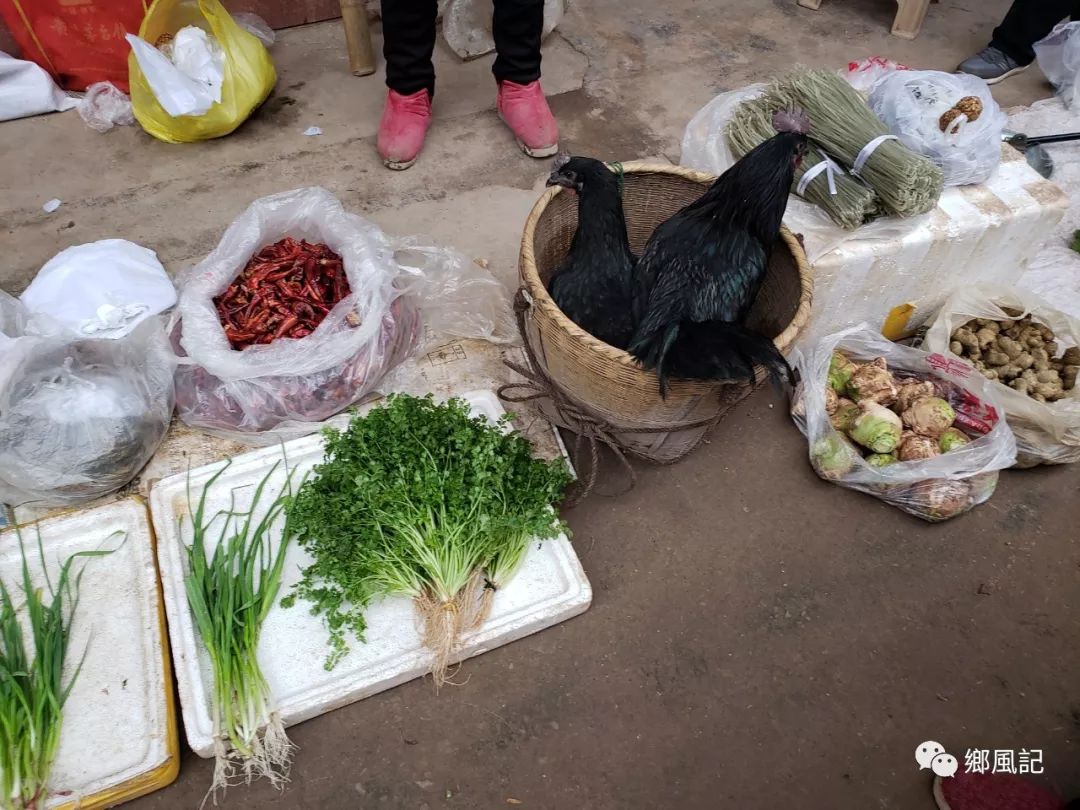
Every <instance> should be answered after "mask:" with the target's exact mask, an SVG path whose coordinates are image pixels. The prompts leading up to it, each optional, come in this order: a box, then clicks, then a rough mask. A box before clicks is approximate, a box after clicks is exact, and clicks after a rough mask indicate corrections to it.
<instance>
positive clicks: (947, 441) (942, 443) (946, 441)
mask: <svg viewBox="0 0 1080 810" xmlns="http://www.w3.org/2000/svg"><path fill="white" fill-rule="evenodd" d="M965 444H971V439H969V438H968V436H967V434H966V433H964V432H963V431H961V430H957V429H956V428H954V427H951V428H949V429H948V430H946V431H945V432H944V433H942V434H941V437H940V438H939V439H938V447H939V448H940V449H941V452H942V453H948V452H950V451H951V450H956V449H957V448H959V447H963V446H964V445H965Z"/></svg>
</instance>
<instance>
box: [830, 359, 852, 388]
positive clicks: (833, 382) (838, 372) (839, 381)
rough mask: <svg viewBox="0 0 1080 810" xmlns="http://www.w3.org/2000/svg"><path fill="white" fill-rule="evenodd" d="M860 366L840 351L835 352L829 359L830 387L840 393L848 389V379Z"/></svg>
mask: <svg viewBox="0 0 1080 810" xmlns="http://www.w3.org/2000/svg"><path fill="white" fill-rule="evenodd" d="M857 368H858V366H857V365H856V364H855V363H852V362H851V360H849V359H848V358H847V357H845V356H844V355H842V354H840V352H833V353H832V357H831V358H830V359H829V388H831V389H832V390H833V391H835V392H836V393H838V394H843V393H844V392H845V391H846V390H847V384H848V380H850V379H851V375H852V374H854V373H855V370H856V369H857Z"/></svg>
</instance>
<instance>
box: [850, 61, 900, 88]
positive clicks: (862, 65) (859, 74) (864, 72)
mask: <svg viewBox="0 0 1080 810" xmlns="http://www.w3.org/2000/svg"><path fill="white" fill-rule="evenodd" d="M897 70H910V68H909V67H908V66H907V65H901V64H900V63H899V62H894V61H893V60H892V59H886V58H885V57H884V56H870V57H867V58H866V59H860V60H858V61H857V62H848V66H847V71H846V72H845V73H844V78H845V79H847V82H848V84H850V85H851V86H852V87H854V88H855V89H856V90H858V91H859V92H860V93H862V94H863V95H865V94H867V93H869V92H870V89H871V88H872V87H873V86H874V85H875V84H876V83H877V81H878V80H879V79H882V78H884V77H885V76H888V75H890V74H891V73H894V72H895V71H897Z"/></svg>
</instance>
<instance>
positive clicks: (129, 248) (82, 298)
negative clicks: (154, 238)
mask: <svg viewBox="0 0 1080 810" xmlns="http://www.w3.org/2000/svg"><path fill="white" fill-rule="evenodd" d="M20 300H21V301H22V303H23V304H24V305H25V306H26V308H27V309H28V310H29V311H30V312H31V313H32V314H37V313H40V314H44V315H48V316H49V317H51V318H53V319H54V320H57V321H59V322H60V323H62V324H63V325H64V326H66V327H67V328H68V329H70V330H71V331H73V332H75V333H76V334H79V335H83V336H86V337H102V338H117V337H123V336H124V335H127V334H128V333H130V332H131V331H132V330H133V329H134V328H135V327H136V326H137V325H138V324H139V323H140V322H142V321H143V320H145V319H146V318H149V317H150V316H151V315H157V314H159V313H161V312H164V311H165V310H167V309H169V307H171V306H173V305H174V304H175V303H176V288H175V287H173V283H172V280H171V279H170V278H169V276H168V275H167V274H166V273H165V268H164V267H162V266H161V262H159V261H158V258H157V254H156V253H154V251H152V250H148V249H147V248H144V247H142V246H141V245H136V244H135V243H134V242H128V241H127V240H126V239H102V240H100V241H98V242H90V243H88V244H85V245H76V246H74V247H69V248H67V249H66V250H62V251H60V252H59V253H57V254H56V255H55V256H53V257H52V258H51V259H49V261H47V262H46V263H45V266H44V267H42V268H41V270H39V271H38V274H37V275H36V276H34V280H33V281H32V282H30V286H29V287H27V288H26V291H25V292H24V293H23V294H22V296H21V297H20Z"/></svg>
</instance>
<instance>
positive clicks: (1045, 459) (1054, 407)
mask: <svg viewBox="0 0 1080 810" xmlns="http://www.w3.org/2000/svg"><path fill="white" fill-rule="evenodd" d="M1003 307H1008V308H1009V309H1012V310H1021V314H1020V315H1017V316H1015V317H1017V318H1022V317H1024V316H1026V315H1031V316H1032V318H1034V319H1035V320H1036V321H1038V322H1040V323H1043V324H1046V326H1048V327H1050V329H1051V330H1052V331H1053V333H1054V336H1055V337H1056V339H1057V343H1058V346H1059V349H1061V350H1063V349H1066V348H1068V347H1070V346H1080V319H1077V318H1073V317H1070V316H1068V315H1066V314H1065V313H1064V312H1060V311H1059V310H1057V309H1055V308H1054V307H1053V305H1051V304H1049V303H1047V302H1045V301H1043V300H1042V299H1040V298H1038V297H1037V296H1035V295H1032V294H1031V293H1029V292H1026V291H1024V290H1018V289H1010V288H1007V287H993V286H983V287H971V288H961V289H958V290H957V291H956V292H954V293H953V294H952V295H951V296H950V297H949V299H948V300H947V301H946V302H945V303H944V304H943V305H942V307H941V311H940V312H939V313H938V315H937V317H936V318H935V319H934V320H933V322H932V323H931V324H930V329H929V331H928V332H927V333H926V338H925V339H924V341H923V346H924V348H926V349H927V350H929V351H932V352H938V353H940V354H943V355H946V356H948V357H950V358H952V357H953V355H952V354H951V353H950V352H949V342H950V336H951V335H952V333H953V332H954V331H955V330H956V329H957V328H959V327H961V326H963V325H964V324H965V323H967V322H968V321H970V320H971V319H973V318H990V319H992V320H997V321H1003V320H1010V319H1012V318H1013V317H1014V316H1010V315H1009V314H1007V313H1006V312H1005V311H1004V310H1003ZM965 362H966V361H965ZM990 385H991V387H992V388H993V389H994V394H995V395H996V396H997V397H998V398H999V399H1000V400H1001V403H1002V406H1003V407H1004V409H1005V414H1006V416H1007V417H1008V420H1009V426H1010V427H1011V428H1012V430H1013V433H1015V434H1016V448H1017V454H1016V466H1017V467H1034V466H1036V465H1038V464H1070V463H1072V462H1074V461H1080V387H1078V388H1074V389H1073V390H1072V391H1070V392H1068V393H1067V394H1066V396H1065V398H1064V399H1061V400H1058V401H1057V402H1046V403H1043V402H1036V401H1035V400H1033V399H1032V398H1031V397H1029V396H1027V395H1026V394H1022V393H1020V392H1019V391H1014V390H1013V389H1012V388H1009V387H1008V386H1007V385H1003V384H1002V383H999V382H996V381H990Z"/></svg>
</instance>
